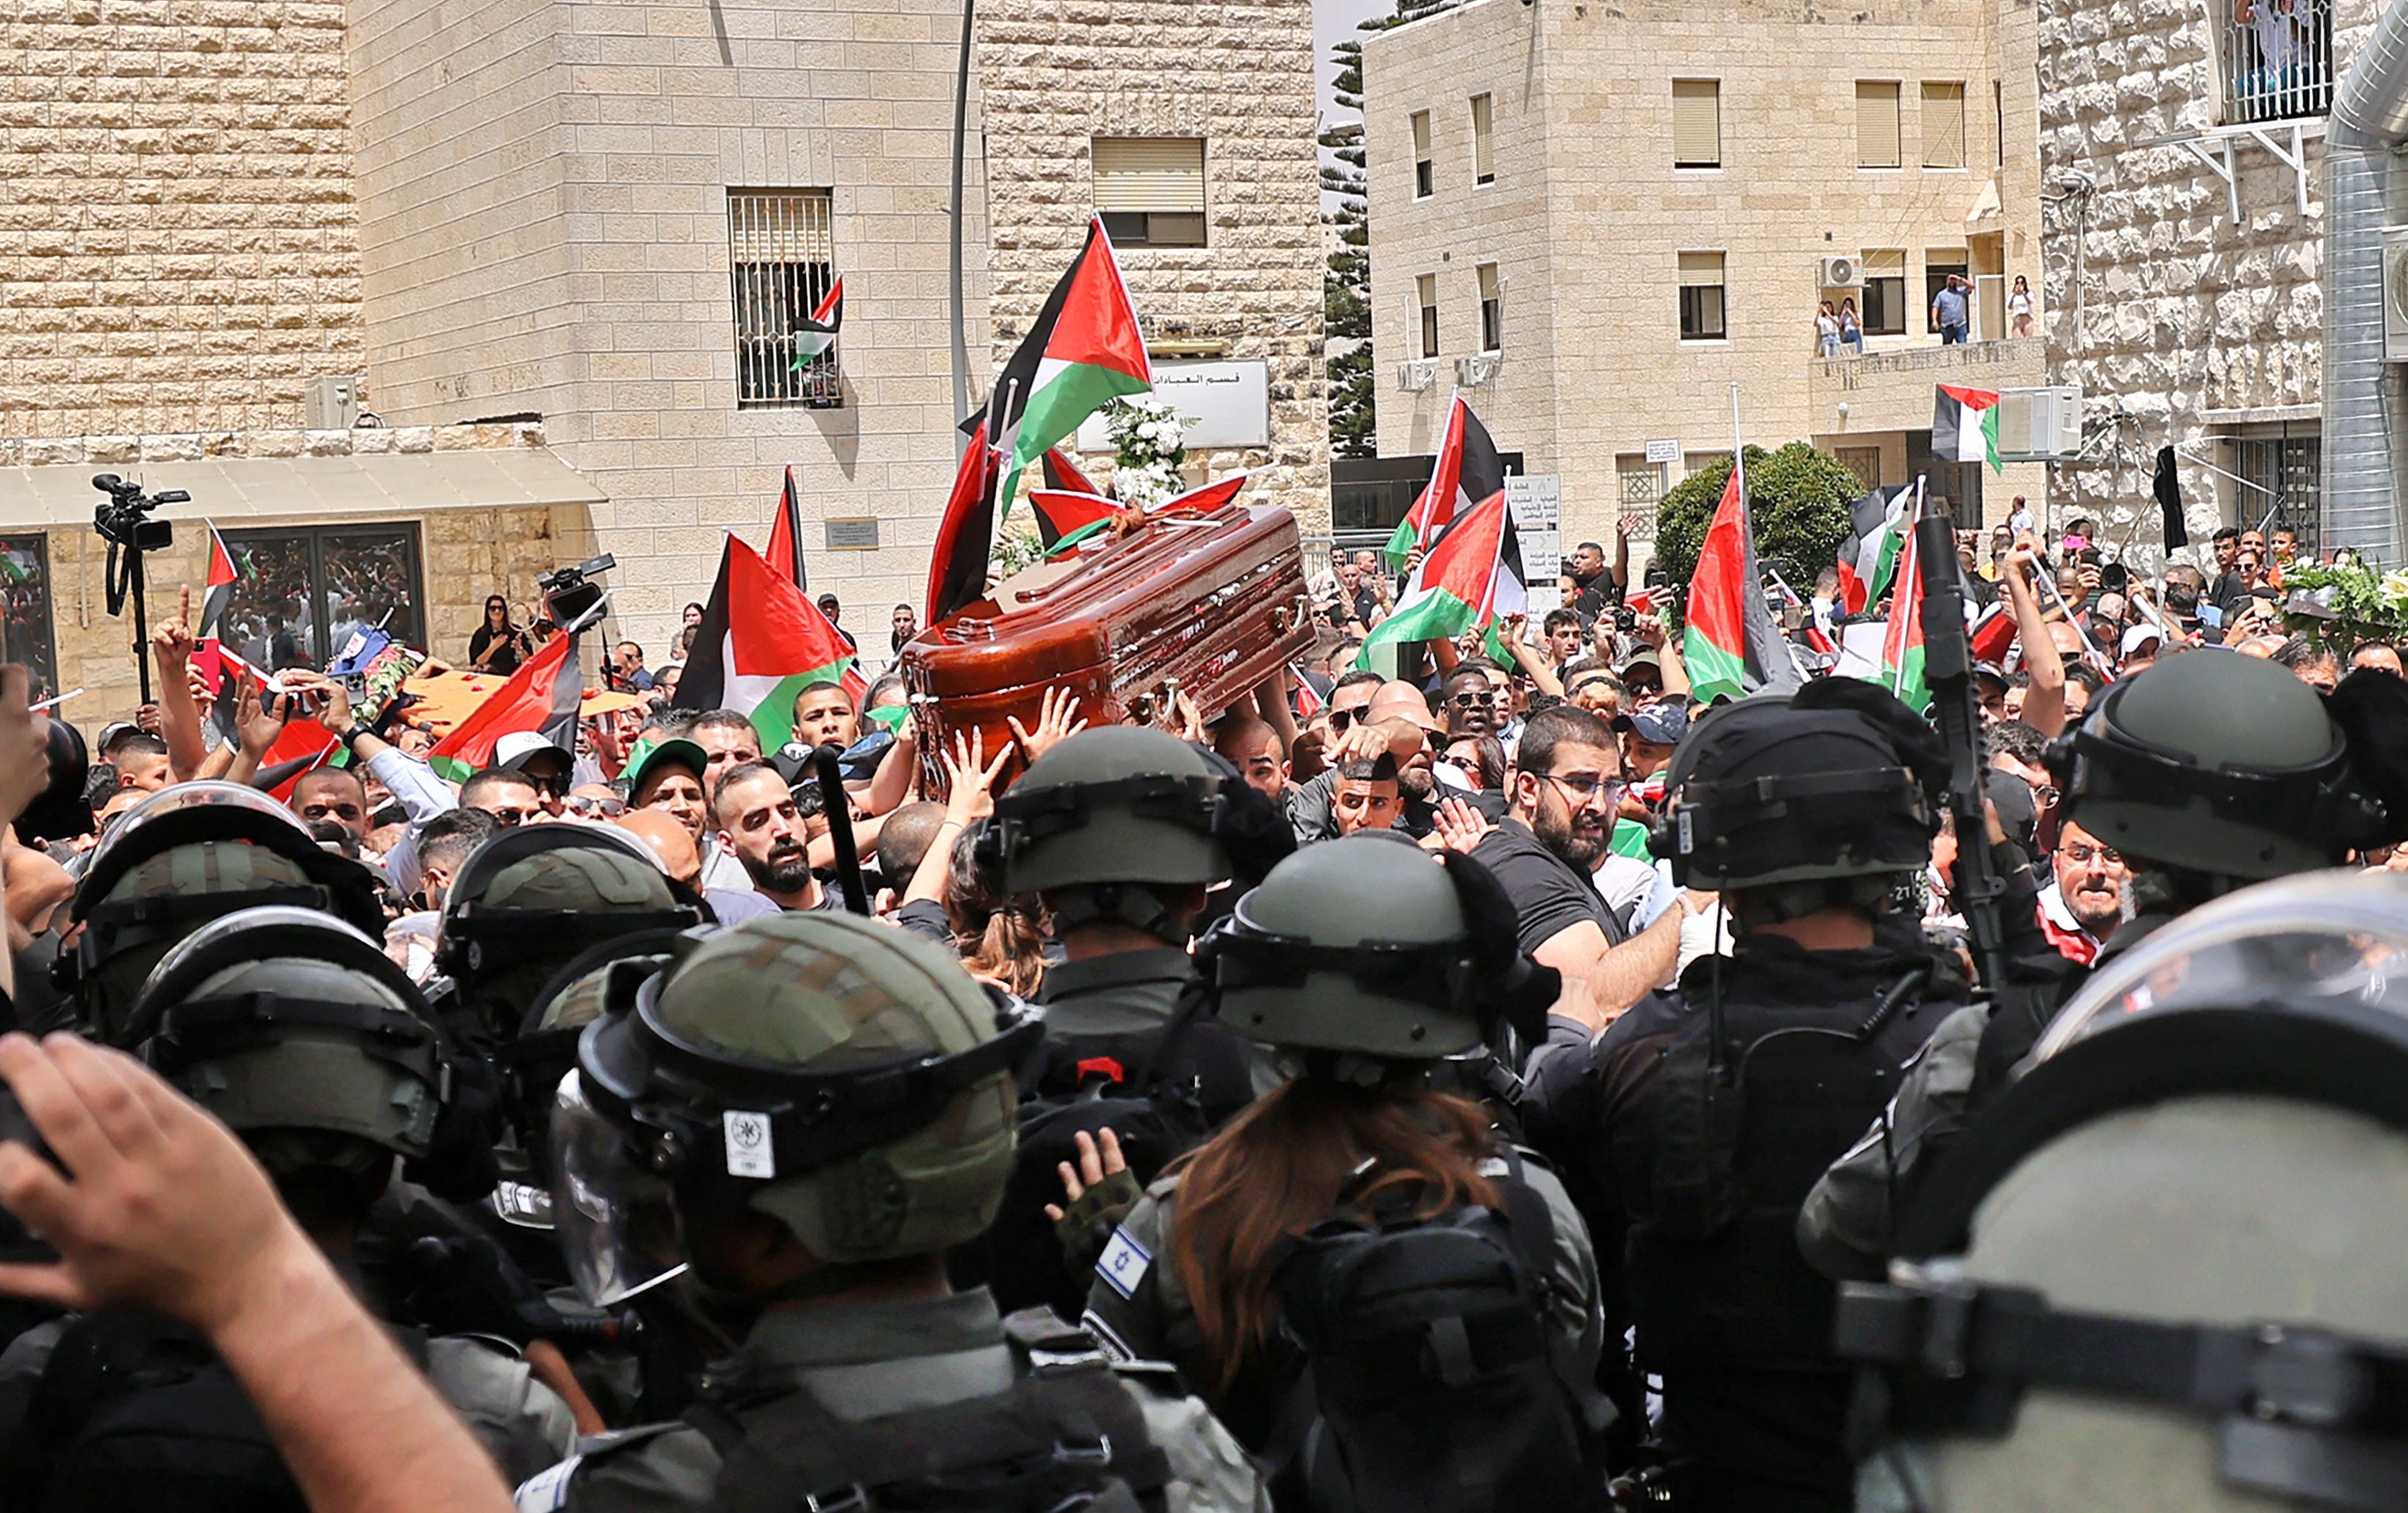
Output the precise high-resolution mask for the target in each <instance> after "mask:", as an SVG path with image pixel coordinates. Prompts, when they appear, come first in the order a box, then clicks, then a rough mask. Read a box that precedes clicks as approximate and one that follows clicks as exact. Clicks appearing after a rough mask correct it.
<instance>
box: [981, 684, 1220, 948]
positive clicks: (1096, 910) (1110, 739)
mask: <svg viewBox="0 0 2408 1513" xmlns="http://www.w3.org/2000/svg"><path fill="white" fill-rule="evenodd" d="M1242 786H1243V785H1242V784H1236V783H1232V782H1231V781H1230V780H1229V779H1228V778H1227V776H1226V769H1225V768H1222V767H1219V766H1216V765H1215V763H1214V762H1213V761H1212V759H1211V758H1210V757H1207V756H1205V754H1204V753H1203V752H1202V751H1200V750H1198V749H1197V747H1195V746H1192V745H1190V744H1188V743H1187V742H1184V741H1182V740H1180V739H1179V738H1178V737H1177V736H1174V735H1171V734H1169V733H1168V732H1167V731H1162V730H1151V729H1146V728H1142V727H1139V726H1125V725H1115V726H1106V727H1104V728H1100V729H1095V730H1086V731H1082V732H1081V733H1080V734H1078V735H1075V736H1072V737H1071V738H1070V739H1068V741H1065V742H1062V743H1061V744H1059V745H1057V746H1055V747H1054V749H1053V750H1051V751H1049V752H1047V753H1046V754H1045V755H1044V756H1042V757H1039V758H1038V759H1037V760H1036V761H1035V762H1032V763H1031V764H1029V768H1028V771H1025V772H1024V773H1022V774H1021V776H1020V780H1019V781H1018V782H1017V783H1014V784H1013V785H1011V789H1010V790H1009V791H1008V792H1006V793H1004V794H1003V795H1002V796H1001V797H1000V798H998V799H996V805H995V817H994V818H992V819H990V820H989V821H987V826H986V830H985V833H984V836H983V837H982V840H983V843H984V844H985V845H986V846H987V847H988V854H989V855H990V856H991V857H993V858H994V859H996V860H997V861H999V862H1001V864H1002V866H1003V872H1004V886H1005V888H1006V889H1007V890H1008V891H1010V892H1012V893H1046V894H1050V895H1053V896H1054V908H1055V912H1056V915H1057V917H1058V918H1059V919H1060V920H1061V922H1062V923H1063V924H1065V925H1077V924H1083V923H1086V922H1088V921H1090V920H1093V919H1097V918H1112V919H1117V920H1119V921H1121V922H1123V923H1125V924H1128V925H1131V926H1134V927H1136V928H1137V929H1142V930H1145V931H1147V932H1148V933H1151V934H1155V935H1164V934H1166V932H1167V930H1168V914H1167V911H1166V910H1164V909H1163V907H1162V906H1161V904H1160V903H1159V901H1157V899H1156V898H1155V896H1154V893H1153V892H1152V891H1151V890H1150V889H1149V888H1147V887H1146V886H1145V885H1148V884H1158V885H1168V886H1184V885H1197V884H1211V883H1218V882H1221V881H1224V880H1225V879H1226V878H1228V877H1229V876H1230V875H1231V874H1232V873H1233V872H1235V871H1236V870H1237V869H1236V867H1235V866H1234V864H1233V862H1232V859H1231V857H1230V852H1229V846H1228V843H1227V840H1226V830H1227V825H1226V815H1227V814H1228V812H1229V809H1228V806H1229V803H1230V800H1231V799H1232V797H1233V795H1232V794H1231V792H1230V790H1231V789H1233V788H1237V787H1242ZM1132 885H1135V886H1132Z"/></svg>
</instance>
